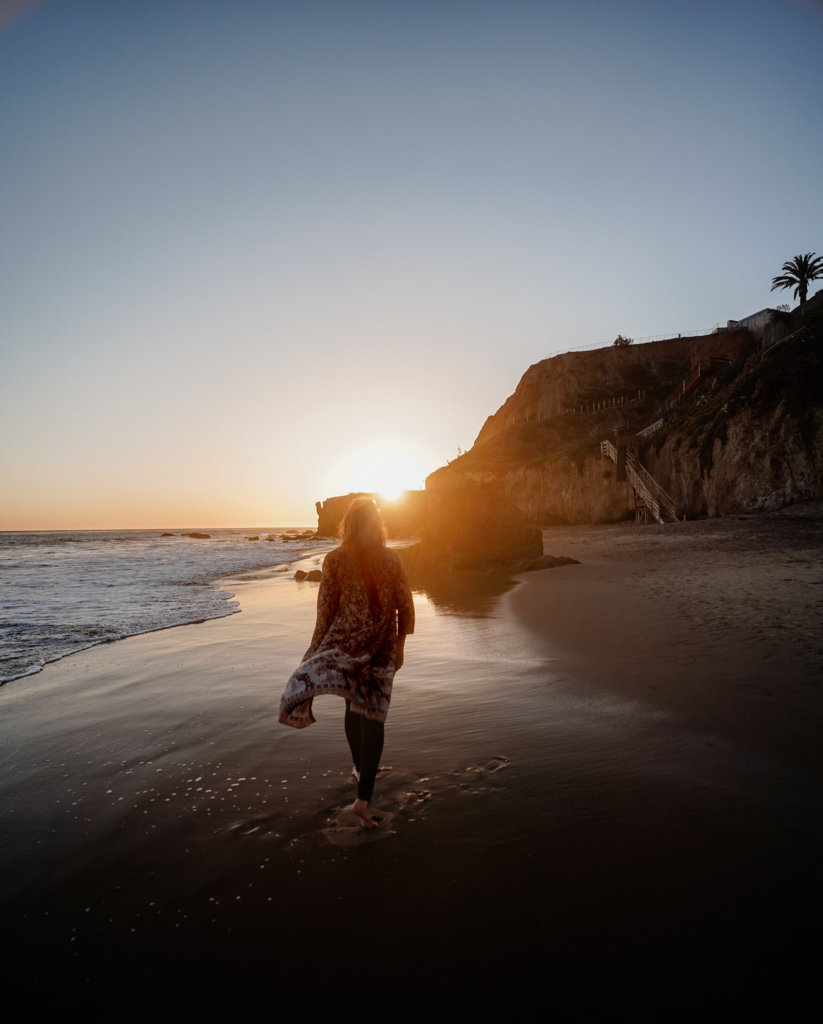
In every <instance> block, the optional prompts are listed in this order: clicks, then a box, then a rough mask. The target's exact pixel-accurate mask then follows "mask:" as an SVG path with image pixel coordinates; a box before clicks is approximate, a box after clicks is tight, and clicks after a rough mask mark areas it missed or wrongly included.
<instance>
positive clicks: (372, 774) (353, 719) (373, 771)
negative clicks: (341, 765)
mask: <svg viewBox="0 0 823 1024" xmlns="http://www.w3.org/2000/svg"><path fill="white" fill-rule="evenodd" d="M344 724H345V727H346V739H347V740H348V741H349V750H351V756H352V760H353V761H354V767H355V768H356V769H357V771H358V772H359V773H360V778H359V779H358V781H357V797H358V799H359V800H365V801H366V802H367V803H368V802H369V800H371V797H372V793H373V792H374V780H375V779H376V778H377V769H378V768H379V767H380V755H381V754H382V753H383V723H382V722H376V721H375V720H374V719H373V718H366V716H365V715H357V714H355V713H354V712H353V711H352V710H351V701H348V700H347V701H346V717H345V719H344Z"/></svg>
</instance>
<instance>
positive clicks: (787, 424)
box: [426, 314, 823, 525]
mask: <svg viewBox="0 0 823 1024" xmlns="http://www.w3.org/2000/svg"><path fill="white" fill-rule="evenodd" d="M798 324H799V325H800V327H799V329H797V325H798ZM793 326H794V327H795V328H796V329H795V330H794V333H793V334H792V335H791V336H790V337H789V339H788V340H787V341H785V342H783V343H781V344H780V345H778V346H776V347H775V348H774V349H773V350H771V351H770V352H769V353H767V354H766V355H765V356H763V357H761V353H760V350H759V349H756V348H754V347H753V346H754V342H753V339H752V337H751V336H750V335H749V334H748V332H746V331H742V330H732V331H720V332H717V333H716V334H712V335H708V336H705V337H700V338H677V339H672V340H670V341H662V342H655V343H650V344H647V345H637V346H634V345H632V346H627V347H621V348H614V347H610V348H608V349H600V350H596V351H589V352H573V353H567V354H565V355H561V356H555V357H554V358H552V359H546V360H543V361H542V362H540V363H536V364H535V365H534V366H532V367H530V368H529V369H528V370H527V372H526V373H525V374H524V376H523V378H522V380H521V381H520V384H519V385H518V387H517V390H516V391H515V393H514V394H513V395H512V396H511V397H510V398H509V399H507V401H506V402H505V403H504V404H503V406H502V407H501V408H500V409H499V410H498V411H497V412H496V413H495V414H494V415H493V416H490V417H489V418H488V419H487V420H486V423H485V424H484V426H483V429H482V430H481V431H480V434H479V435H478V438H477V440H476V442H475V444H474V446H473V448H472V449H471V450H470V451H469V452H467V453H466V454H465V455H463V456H461V457H460V458H459V459H457V460H455V461H454V462H452V463H450V464H449V465H448V466H445V467H443V468H442V469H439V470H437V471H436V472H435V473H433V474H432V475H431V476H430V477H429V478H428V480H427V481H426V488H427V491H429V492H430V493H434V494H436V493H438V492H443V491H447V490H450V489H452V488H454V487H456V486H460V485H461V484H462V483H465V482H471V481H474V482H478V483H484V484H487V485H493V486H495V487H496V488H497V489H498V490H499V492H500V493H501V494H502V495H503V496H505V497H506V498H508V499H510V500H511V501H512V502H513V503H514V504H515V505H517V507H518V508H520V509H521V510H522V511H523V512H525V513H526V514H527V515H528V516H530V517H531V518H532V519H533V520H534V521H536V522H538V523H541V524H544V525H548V524H552V523H586V522H609V521H615V520H619V519H622V518H625V517H626V516H628V515H631V514H633V509H634V492H633V489H632V487H631V485H630V483H629V482H627V481H625V480H622V481H621V480H619V479H618V470H617V466H616V465H615V464H614V463H613V462H611V461H609V460H608V459H602V458H601V457H600V450H599V442H600V441H601V440H602V439H605V438H609V439H611V440H616V439H617V438H620V439H621V440H622V441H623V442H628V443H629V444H630V445H633V446H636V450H637V454H638V456H639V458H640V460H641V463H642V464H643V465H644V466H645V467H646V468H647V469H648V470H649V471H650V472H651V474H652V475H653V476H654V477H655V478H656V479H657V481H658V482H659V483H660V484H661V485H662V486H663V487H664V488H665V489H666V490H667V491H668V492H669V493H670V494H671V495H672V497H673V498H674V499H675V504H676V505H677V506H678V512H679V515H681V516H682V515H686V516H689V517H692V516H699V515H710V516H716V515H725V514H729V513H735V512H750V511H759V510H767V509H776V508H780V507H782V506H784V505H786V504H790V503H791V502H795V501H799V500H810V499H811V500H823V372H822V369H821V357H820V348H821V344H823V338H821V340H820V342H818V341H816V340H815V338H816V337H817V336H818V335H820V334H821V328H820V316H819V314H818V316H817V317H816V318H815V316H814V315H812V316H809V315H808V314H807V316H806V318H804V319H800V320H797V321H796V323H795V324H794V325H793ZM712 360H714V361H713V362H712ZM695 380H696V383H694V381H695ZM689 381H692V384H691V385H690V387H689V389H688V390H687V391H686V393H685V394H684V395H683V397H682V400H679V401H675V400H674V399H673V395H675V394H676V393H677V392H678V391H683V389H684V388H685V386H686V385H687V384H688V382H689ZM660 420H662V421H663V422H662V424H660V425H659V426H658V428H657V430H656V431H655V432H654V433H653V434H652V436H651V439H650V440H649V441H646V442H643V441H640V440H638V439H637V438H636V437H635V435H636V434H637V432H638V431H640V430H641V429H643V428H645V427H647V426H649V425H651V424H652V423H653V422H658V421H660Z"/></svg>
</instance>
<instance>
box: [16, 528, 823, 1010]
mask: <svg viewBox="0 0 823 1024" xmlns="http://www.w3.org/2000/svg"><path fill="white" fill-rule="evenodd" d="M801 511H802V510H801ZM807 512H808V514H807V515H805V516H804V515H801V514H792V515H784V516H772V517H759V518H748V519H728V520H723V521H713V522H705V523H684V524H678V525H676V526H673V527H665V528H659V527H644V528H635V527H633V526H632V527H628V526H627V527H624V526H619V527H580V528H557V529H553V530H547V531H546V532H545V534H544V539H545V546H546V550H547V551H548V552H549V553H551V554H553V555H571V556H572V557H575V558H578V559H580V561H581V563H582V564H580V565H570V566H562V567H560V568H557V569H552V570H546V571H543V572H539V573H532V574H527V575H524V576H522V577H518V578H517V581H515V584H514V585H513V586H511V585H510V584H507V583H506V582H505V581H499V580H496V579H493V578H489V577H466V578H465V579H463V580H456V579H448V580H444V581H442V583H441V585H440V586H439V587H435V588H433V589H432V591H431V594H432V596H431V597H429V596H427V595H426V594H419V595H417V597H416V603H417V610H418V627H417V632H416V634H415V635H414V636H413V637H412V638H410V639H409V642H408V645H407V664H406V666H405V667H404V668H403V670H402V671H401V673H400V674H399V675H398V677H397V680H396V685H395V696H394V698H393V702H392V710H391V714H390V716H389V722H388V725H387V733H386V748H385V752H384V758H383V770H381V773H380V776H379V778H378V788H377V792H376V796H375V804H376V806H377V808H378V810H379V812H380V813H382V815H383V822H382V824H381V827H380V828H379V829H378V830H375V832H372V833H367V832H365V831H363V830H361V829H360V828H359V826H358V825H357V824H356V823H355V822H354V821H353V820H352V818H351V816H350V814H348V813H347V811H346V807H347V806H348V805H349V804H350V802H351V800H352V799H353V796H354V791H353V784H352V781H351V777H350V775H349V772H350V765H349V763H348V760H347V751H346V746H345V741H344V738H343V729H342V712H343V707H342V702H340V701H339V700H335V699H334V698H329V699H328V700H327V701H318V702H317V703H316V705H315V710H316V714H317V717H318V722H317V724H316V725H314V726H312V727H311V728H309V729H308V730H303V731H301V732H296V731H294V730H289V729H286V728H284V727H282V726H279V725H278V724H277V721H276V719H277V701H278V698H279V694H280V690H281V688H282V685H283V683H284V681H285V679H286V678H287V676H288V674H289V672H290V671H291V669H292V668H293V667H294V666H295V665H296V663H297V662H298V661H299V659H300V657H301V655H302V653H303V650H304V649H305V647H306V646H307V644H308V639H309V635H310V632H311V628H312V625H313V620H314V604H315V600H316V593H317V590H316V585H315V584H309V583H295V582H294V581H293V580H291V578H290V576H291V573H292V571H293V567H290V568H289V569H283V568H280V569H278V570H275V571H272V572H268V573H264V574H258V575H257V576H255V577H253V578H246V579H240V580H236V581H234V583H233V589H234V591H235V593H236V596H237V597H238V598H239V600H240V603H241V607H242V609H243V610H242V612H241V614H239V615H235V616H232V617H230V618H227V619H220V620H216V621H213V622H208V623H202V624H199V625H194V626H187V627H180V628H177V629H172V630H166V631H164V632H162V633H155V634H150V635H147V636H142V637H135V638H132V639H130V640H126V641H121V642H118V643H115V644H111V645H108V646H105V647H100V648H96V649H94V650H91V651H86V652H83V653H81V654H78V655H75V656H73V657H71V658H68V659H66V660H64V661H63V662H60V663H58V664H55V665H52V666H48V667H47V668H46V669H45V670H44V671H43V673H41V674H40V675H39V676H37V677H32V678H29V679H26V680H21V681H19V682H18V683H13V684H10V685H7V686H5V687H3V688H2V689H0V721H1V722H2V725H0V729H2V734H3V737H4V744H3V755H2V771H0V808H1V809H2V820H3V834H2V845H1V846H0V899H2V910H3V922H4V934H5V936H6V937H7V939H8V940H10V942H9V945H10V948H9V950H8V951H7V953H6V956H5V964H6V976H7V978H8V979H9V980H8V981H7V982H5V983H4V984H5V986H6V989H7V993H10V992H11V991H12V990H14V989H16V988H19V989H20V990H21V991H22V992H23V993H24V994H25V997H26V1005H27V1007H28V1008H29V1009H32V1010H36V1009H43V1008H47V1007H52V1008H58V1009H66V1008H67V1007H68V1006H69V1005H74V1004H77V1005H79V1006H81V1007H83V1008H84V1012H85V1015H86V1017H87V1019H112V1007H113V1006H115V1007H116V1013H115V1015H116V1016H117V1017H119V1019H137V1018H138V1017H140V1018H142V1017H144V1016H145V1013H146V1012H147V1010H150V1011H151V1012H153V1014H154V1016H160V1018H161V1019H164V1018H165V1017H166V1016H171V1015H172V1014H173V1013H175V1012H177V1011H186V1012H198V1011H200V1010H202V1009H204V1008H207V1007H210V1008H220V1009H230V1010H232V1011H233V1012H243V1011H244V1010H248V1009H255V1008H258V1007H263V1008H265V1009H266V1010H267V1011H268V1012H271V1013H272V1014H277V1013H280V1012H283V1011H287V1010H301V1009H302V1010H305V1009H324V1008H331V1009H338V1010H340V1009H342V1007H343V1006H344V1005H346V1004H347V1003H349V1002H351V1003H352V1004H353V1006H354V1008H355V1012H358V1013H360V1012H364V1010H367V1009H368V1011H369V1012H376V1013H385V1012H392V1013H400V1015H401V1016H403V1015H404V1014H405V1013H409V1014H411V1013H412V1012H415V1013H416V1012H419V1011H420V1010H421V1009H424V1008H428V1007H430V1006H435V1005H436V1006H439V1007H443V1006H448V1007H450V1008H462V1009H465V1010H467V1011H475V1012H476V1011H478V1010H482V1009H484V1008H485V1009H490V1008H493V1007H495V1006H497V1005H498V1004H502V1005H506V1006H508V1008H509V1010H508V1012H510V1013H516V1014H519V1015H522V1014H525V1015H526V1016H528V1015H529V1013H530V1012H531V1011H530V1010H529V1007H530V1006H531V1004H532V1001H533V1000H534V997H535V996H536V997H537V1003H538V1007H539V1011H540V1015H541V1016H544V1015H548V1014H553V1015H555V1016H556V1017H559V1019H562V1020H592V1021H600V1020H638V1019H648V1020H677V1019H683V1020H694V1019H704V1020H710V1019H715V1018H716V1019H720V1018H721V1017H723V1016H724V1015H725V1014H726V1013H728V1012H733V1013H734V1014H735V1015H738V1014H740V1013H743V1012H744V1011H746V1010H751V1009H753V1008H755V1007H757V1008H760V1009H761V1010H766V1011H767V1012H780V1013H781V1014H782V1015H785V1014H786V1013H788V1012H790V1008H791V1007H792V1006H795V1005H797V1000H798V999H799V997H800V996H801V995H802V994H804V991H805V990H806V989H808V988H810V986H811V984H812V983H813V980H814V977H815V974H816V963H817V955H816V954H817V948H818V946H819V940H820V925H819V914H820V909H821V901H820V896H821V893H820V888H821V885H820V881H819V880H818V877H817V876H818V874H819V872H818V869H817V868H818V863H819V860H820V854H821V852H823V842H821V840H823V815H821V796H823V771H821V769H823V754H821V750H820V736H821V721H822V720H823V714H822V713H821V712H823V700H822V699H821V679H822V678H823V671H821V670H822V669H823V638H821V631H820V625H819V624H820V620H821V609H823V589H821V587H823V567H822V566H821V563H820V554H821V549H823V519H821V518H820V516H819V510H817V509H810V510H807ZM314 560H316V559H309V560H308V562H307V564H306V565H305V566H304V567H310V566H311V564H312V563H313V561H314ZM358 985H363V986H365V991H366V993H367V994H366V997H365V1005H364V999H363V997H360V998H354V997H350V996H347V995H345V993H346V992H351V991H352V986H355V987H356V986H358Z"/></svg>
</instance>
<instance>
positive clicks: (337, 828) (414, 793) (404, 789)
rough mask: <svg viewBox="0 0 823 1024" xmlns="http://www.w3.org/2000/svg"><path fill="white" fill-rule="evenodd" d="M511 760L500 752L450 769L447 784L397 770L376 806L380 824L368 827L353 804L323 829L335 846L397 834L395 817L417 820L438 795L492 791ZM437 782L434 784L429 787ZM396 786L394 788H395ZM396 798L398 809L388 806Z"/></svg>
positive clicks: (360, 843)
mask: <svg viewBox="0 0 823 1024" xmlns="http://www.w3.org/2000/svg"><path fill="white" fill-rule="evenodd" d="M510 765H511V761H509V759H508V758H507V757H503V756H502V755H498V756H496V757H492V758H490V759H489V760H488V761H484V762H483V763H482V764H478V765H471V764H470V765H467V766H466V767H465V768H460V769H458V770H457V771H453V772H449V774H448V776H447V777H446V778H448V779H449V780H454V781H451V782H450V784H449V785H447V786H446V787H445V788H443V787H442V786H441V787H438V786H437V780H436V779H434V780H433V779H432V778H431V777H429V776H423V777H422V778H419V779H416V780H414V782H411V783H409V781H407V780H406V779H403V778H402V777H401V776H400V775H399V774H396V775H395V776H394V777H393V778H392V779H391V781H389V780H387V781H389V785H388V787H387V786H385V785H384V786H383V793H382V800H381V805H380V806H379V807H377V806H375V808H374V814H375V816H379V817H380V819H381V820H380V822H379V823H378V825H377V827H376V828H372V829H367V828H364V827H363V825H362V824H361V822H360V819H359V818H358V817H357V816H356V815H355V814H354V813H353V811H352V810H351V808H350V806H347V807H345V808H344V809H342V810H339V811H337V812H336V813H335V815H334V817H333V818H332V819H331V823H330V824H329V825H328V826H327V827H326V828H324V829H323V830H322V832H323V835H324V836H325V837H326V839H327V840H328V841H329V842H330V843H333V844H334V845H335V846H362V845H363V844H364V843H373V842H376V841H377V840H380V839H386V838H387V837H388V836H392V835H396V832H397V830H396V829H395V828H394V821H395V819H396V818H397V819H398V820H400V819H404V820H405V821H413V820H414V819H415V817H416V816H417V815H418V814H419V813H420V811H422V810H423V807H424V805H425V804H427V803H428V802H429V801H430V800H432V799H433V797H435V796H438V795H439V796H443V795H444V794H446V793H448V792H449V791H451V792H454V791H455V789H456V790H457V792H459V793H468V794H471V795H479V794H483V793H489V792H491V791H492V790H495V789H497V788H498V787H497V786H496V785H495V783H494V781H493V779H492V777H493V776H494V775H496V774H497V773H498V772H499V771H501V770H502V769H504V768H508V767H510ZM432 782H434V786H432V788H428V786H430V785H431V784H432ZM392 790H393V792H392ZM390 801H391V802H393V805H394V809H393V810H391V811H389V810H386V803H387V802H390Z"/></svg>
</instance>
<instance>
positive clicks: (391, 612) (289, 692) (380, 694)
mask: <svg viewBox="0 0 823 1024" xmlns="http://www.w3.org/2000/svg"><path fill="white" fill-rule="evenodd" d="M341 532H342V543H341V545H340V547H339V548H335V549H334V551H330V552H329V553H328V554H327V555H326V558H325V560H324V562H323V577H322V579H321V582H320V590H319V593H318V595H317V622H316V625H315V627H314V634H313V636H312V640H311V644H310V645H309V649H308V650H307V651H306V653H305V654H304V655H303V660H302V661H301V663H300V666H299V668H298V669H297V670H296V671H295V672H294V673H292V676H291V678H290V679H289V681H288V683H287V684H286V689H285V691H284V693H283V696H282V698H281V700H280V721H281V722H282V723H283V724H284V725H291V726H294V727H295V728H296V729H302V728H305V726H307V725H311V723H312V722H314V720H315V718H314V715H313V714H312V701H313V700H314V698H315V697H319V696H322V695H323V694H326V693H331V694H336V695H338V696H340V697H343V698H344V700H345V701H346V714H345V720H344V725H345V731H346V739H347V741H348V744H349V748H350V750H351V755H352V760H353V761H354V769H355V775H356V777H357V799H356V800H355V802H354V804H353V805H352V810H353V811H354V813H355V814H356V815H357V816H358V817H359V818H360V820H361V821H362V823H363V824H364V825H366V826H367V827H368V828H372V827H374V825H375V821H374V818H373V817H372V814H371V811H370V809H369V803H370V801H371V798H372V793H373V791H374V782H375V779H376V777H377V769H378V767H379V765H380V755H381V754H382V752H383V725H384V722H385V721H386V716H387V714H388V712H389V701H390V700H391V691H392V681H393V679H394V674H395V672H397V670H398V669H399V668H400V667H401V666H402V664H403V657H404V648H405V642H406V636H407V634H409V633H413V632H414V603H413V601H412V595H411V589H410V587H409V583H408V580H407V578H406V572H405V569H404V568H403V563H402V562H401V561H400V556H399V555H398V554H397V552H396V551H392V550H391V549H390V548H387V547H386V531H385V527H384V525H383V518H382V516H381V515H380V511H379V509H378V508H377V505H375V503H374V502H373V501H372V500H371V499H370V498H357V499H356V500H355V501H353V502H352V504H351V506H350V507H349V510H348V512H347V513H346V516H345V518H344V520H343V524H342V527H341Z"/></svg>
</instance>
